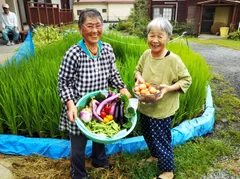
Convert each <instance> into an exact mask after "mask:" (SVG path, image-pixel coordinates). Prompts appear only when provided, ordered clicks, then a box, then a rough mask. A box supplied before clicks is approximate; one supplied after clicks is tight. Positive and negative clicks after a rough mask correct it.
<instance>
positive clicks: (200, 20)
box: [198, 5, 203, 35]
mask: <svg viewBox="0 0 240 179" xmlns="http://www.w3.org/2000/svg"><path fill="white" fill-rule="evenodd" d="M202 11H203V5H201V6H200V9H199V13H198V35H199V34H200V32H201V27H202Z"/></svg>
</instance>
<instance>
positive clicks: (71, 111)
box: [66, 100, 77, 122]
mask: <svg viewBox="0 0 240 179" xmlns="http://www.w3.org/2000/svg"><path fill="white" fill-rule="evenodd" d="M66 104H67V109H68V110H67V117H68V119H69V120H70V121H72V122H75V120H76V119H77V107H76V106H75V104H74V102H73V100H70V101H68V102H67V103H66Z"/></svg>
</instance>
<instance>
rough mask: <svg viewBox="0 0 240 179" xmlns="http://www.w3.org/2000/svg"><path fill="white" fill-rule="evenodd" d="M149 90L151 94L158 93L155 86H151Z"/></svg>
mask: <svg viewBox="0 0 240 179" xmlns="http://www.w3.org/2000/svg"><path fill="white" fill-rule="evenodd" d="M149 91H150V93H151V94H156V93H157V90H156V88H155V87H151V88H150V89H149Z"/></svg>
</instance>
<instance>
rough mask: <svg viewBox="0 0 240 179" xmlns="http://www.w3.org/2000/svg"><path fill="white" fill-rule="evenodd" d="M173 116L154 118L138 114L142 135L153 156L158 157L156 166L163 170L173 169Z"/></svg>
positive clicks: (169, 170)
mask: <svg viewBox="0 0 240 179" xmlns="http://www.w3.org/2000/svg"><path fill="white" fill-rule="evenodd" d="M172 118H173V116H170V117H167V118H164V119H155V118H151V117H148V116H146V115H144V114H140V125H141V129H142V133H143V137H144V139H145V141H146V143H147V145H148V148H149V150H150V152H151V155H152V156H153V157H156V158H158V168H159V169H160V170H162V171H163V172H173V171H174V169H175V164H174V155H173V148H172V145H171V142H172V137H171V124H172Z"/></svg>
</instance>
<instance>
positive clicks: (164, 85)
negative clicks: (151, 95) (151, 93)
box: [157, 83, 181, 100]
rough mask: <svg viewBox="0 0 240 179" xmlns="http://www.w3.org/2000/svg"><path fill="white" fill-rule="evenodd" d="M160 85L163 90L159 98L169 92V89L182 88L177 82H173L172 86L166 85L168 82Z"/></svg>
mask: <svg viewBox="0 0 240 179" xmlns="http://www.w3.org/2000/svg"><path fill="white" fill-rule="evenodd" d="M159 87H160V90H161V94H160V96H159V97H158V98H157V100H160V99H162V98H163V96H164V95H165V94H166V93H168V92H169V91H177V90H180V89H181V88H180V85H179V84H177V83H175V84H173V85H171V86H168V85H166V84H161V85H159Z"/></svg>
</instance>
